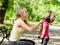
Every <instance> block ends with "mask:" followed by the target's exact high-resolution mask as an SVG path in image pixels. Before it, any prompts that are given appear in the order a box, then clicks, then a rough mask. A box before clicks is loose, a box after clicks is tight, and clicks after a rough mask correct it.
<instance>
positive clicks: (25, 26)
mask: <svg viewBox="0 0 60 45" xmlns="http://www.w3.org/2000/svg"><path fill="white" fill-rule="evenodd" d="M41 23H43V20H41V21H40V22H38V23H37V24H36V25H35V26H32V27H30V26H28V25H27V24H26V23H25V22H24V21H22V20H21V21H20V26H21V27H23V28H24V29H26V30H28V31H32V30H35V29H36V28H37V27H38V26H39V25H40V24H41Z"/></svg>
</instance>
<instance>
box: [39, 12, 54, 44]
mask: <svg viewBox="0 0 60 45" xmlns="http://www.w3.org/2000/svg"><path fill="white" fill-rule="evenodd" d="M43 20H44V22H43V23H42V24H41V30H40V32H39V34H40V38H41V45H47V43H48V41H49V23H51V22H53V21H54V20H55V14H54V13H53V12H49V13H47V14H46V15H45V16H44V18H43Z"/></svg>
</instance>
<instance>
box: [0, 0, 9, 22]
mask: <svg viewBox="0 0 60 45" xmlns="http://www.w3.org/2000/svg"><path fill="white" fill-rule="evenodd" d="M7 7H8V0H3V2H2V6H1V9H0V23H3V21H4V17H5V13H6V10H7Z"/></svg>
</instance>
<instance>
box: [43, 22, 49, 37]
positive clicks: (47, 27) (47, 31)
mask: <svg viewBox="0 0 60 45" xmlns="http://www.w3.org/2000/svg"><path fill="white" fill-rule="evenodd" d="M43 28H45V34H44V38H48V37H49V23H48V22H47V21H44V22H43Z"/></svg>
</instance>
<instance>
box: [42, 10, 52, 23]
mask: <svg viewBox="0 0 60 45" xmlns="http://www.w3.org/2000/svg"><path fill="white" fill-rule="evenodd" d="M48 13H49V14H48V16H47V17H43V19H44V20H46V21H48V22H49V23H50V17H51V15H52V11H49V12H48Z"/></svg>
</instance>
